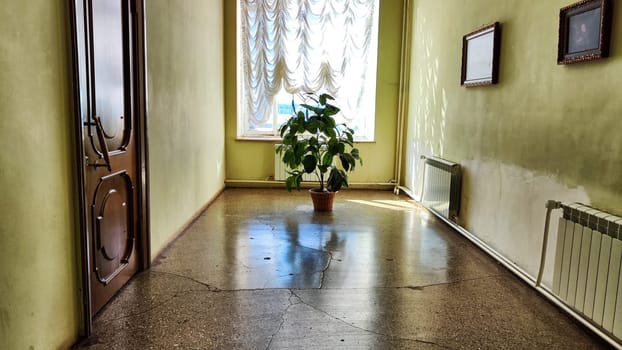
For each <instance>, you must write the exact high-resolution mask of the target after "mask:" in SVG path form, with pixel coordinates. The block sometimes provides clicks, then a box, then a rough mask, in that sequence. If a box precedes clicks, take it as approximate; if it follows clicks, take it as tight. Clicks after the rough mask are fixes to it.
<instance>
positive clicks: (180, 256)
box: [80, 189, 607, 349]
mask: <svg viewBox="0 0 622 350" xmlns="http://www.w3.org/2000/svg"><path fill="white" fill-rule="evenodd" d="M94 329H95V330H94V334H93V336H92V337H91V339H89V340H87V341H86V342H84V343H83V344H82V345H81V347H80V348H83V349H600V348H607V347H606V346H605V345H604V344H603V343H602V342H600V341H599V340H598V339H596V338H594V337H593V336H592V335H591V334H590V333H588V332H587V331H585V330H584V329H583V328H582V327H580V326H578V325H577V324H575V323H574V322H573V321H572V320H571V319H569V318H568V317H567V316H566V315H565V314H563V313H562V312H561V311H559V310H558V309H557V308H556V307H554V306H552V305H551V304H549V303H548V302H547V301H546V300H544V299H543V298H542V297H540V296H539V295H538V294H537V293H536V292H535V291H533V290H532V289H531V288H530V287H528V286H526V285H524V284H523V283H522V282H520V281H519V280H518V279H517V278H515V277H514V276H513V275H512V274H511V273H509V272H507V271H506V270H505V269H504V268H502V267H500V266H499V265H497V264H496V263H495V262H494V261H493V260H492V259H491V258H489V257H488V256H487V255H486V254H484V253H482V252H481V251H480V250H478V248H476V247H475V246H473V245H471V244H470V243H469V242H468V241H467V240H465V239H464V238H462V237H461V236H460V235H458V234H457V233H455V232H453V231H452V230H451V229H449V228H448V227H447V226H446V225H444V224H443V223H442V222H440V221H438V220H437V219H436V218H434V217H432V216H430V215H429V214H428V213H427V212H426V211H425V210H424V209H422V208H421V207H419V206H418V205H417V204H415V203H414V202H412V201H410V200H409V199H408V198H406V197H403V196H395V195H393V194H392V193H391V192H381V191H355V190H346V191H342V192H340V193H339V195H338V199H337V202H336V204H335V209H334V211H333V212H332V213H324V214H322V213H314V212H313V210H312V207H311V204H310V200H309V198H308V194H307V193H305V192H304V191H302V192H299V193H298V192H294V193H291V194H290V193H287V192H286V191H284V190H268V189H266V190H247V189H228V190H226V191H225V192H224V193H223V194H222V195H221V196H220V197H219V198H218V200H216V202H215V203H214V204H213V205H212V206H211V207H210V208H209V209H208V210H207V211H206V212H205V213H204V214H203V215H202V216H201V217H200V218H199V219H198V220H197V222H196V223H194V225H192V227H190V228H189V229H188V230H187V232H186V233H185V234H184V235H183V236H181V237H180V238H179V239H178V240H177V241H176V242H175V243H174V244H173V245H172V246H171V247H170V248H169V249H167V250H166V251H165V252H164V253H163V255H162V256H161V257H160V258H159V259H158V261H156V262H155V263H154V265H153V267H152V268H151V270H149V271H147V272H144V273H141V274H139V275H138V276H136V277H135V278H134V279H133V280H132V281H131V282H130V283H129V284H128V285H127V286H126V287H125V288H124V289H123V290H121V292H120V293H119V294H118V295H117V296H116V297H115V298H114V299H113V300H112V301H111V302H110V303H109V304H108V305H107V306H106V307H105V308H104V309H103V310H102V311H101V312H100V314H99V315H97V317H96V319H95V322H94Z"/></svg>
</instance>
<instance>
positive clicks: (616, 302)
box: [553, 204, 622, 341]
mask: <svg viewBox="0 0 622 350" xmlns="http://www.w3.org/2000/svg"><path fill="white" fill-rule="evenodd" d="M562 208H563V209H564V215H563V217H562V218H560V221H559V229H558V234H557V249H556V252H555V267H554V273H553V293H554V294H556V295H557V296H558V297H559V298H560V299H561V300H563V301H564V302H565V303H566V304H567V305H568V306H570V307H571V308H573V309H574V310H575V311H577V312H579V313H580V314H581V315H583V316H584V317H586V318H587V319H588V320H590V321H591V322H592V323H593V324H595V325H596V326H598V327H599V328H600V329H602V330H603V331H604V332H606V333H608V334H609V335H611V336H613V337H614V338H616V339H617V340H618V341H620V340H621V339H622V274H621V273H620V271H621V268H622V229H621V226H622V218H620V217H617V216H614V215H610V214H608V213H605V212H602V211H598V210H596V209H593V208H591V207H588V206H584V205H582V204H571V205H562Z"/></svg>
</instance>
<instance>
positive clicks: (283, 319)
mask: <svg viewBox="0 0 622 350" xmlns="http://www.w3.org/2000/svg"><path fill="white" fill-rule="evenodd" d="M293 297H296V299H298V301H299V302H298V303H293V302H292V298H293ZM287 301H288V302H289V305H288V306H287V308H285V310H283V315H282V316H281V323H280V324H279V328H277V330H276V332H274V333H272V335H271V336H270V341H269V342H268V345H266V350H269V349H270V346H271V345H272V342H273V341H274V338H275V337H276V336H277V335H278V334H279V333H280V332H281V330H282V329H283V325H284V324H285V317H286V316H287V313H288V312H289V309H290V308H291V307H292V306H294V305H298V304H300V303H302V299H300V297H299V296H298V295H296V293H294V290H293V289H289V298H288V299H287Z"/></svg>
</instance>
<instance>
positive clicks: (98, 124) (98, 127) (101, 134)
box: [95, 116, 112, 172]
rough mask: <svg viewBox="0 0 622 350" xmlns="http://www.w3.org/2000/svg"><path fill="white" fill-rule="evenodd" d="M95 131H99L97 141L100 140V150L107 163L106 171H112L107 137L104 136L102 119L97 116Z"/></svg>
mask: <svg viewBox="0 0 622 350" xmlns="http://www.w3.org/2000/svg"><path fill="white" fill-rule="evenodd" d="M95 130H96V131H97V140H99V148H100V151H101V152H102V155H103V157H104V162H106V169H108V171H109V172H110V171H112V167H111V166H110V155H109V154H108V145H107V144H106V136H105V135H104V127H103V126H102V119H101V118H100V117H98V116H95Z"/></svg>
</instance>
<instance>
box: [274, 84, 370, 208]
mask: <svg viewBox="0 0 622 350" xmlns="http://www.w3.org/2000/svg"><path fill="white" fill-rule="evenodd" d="M305 96H306V97H307V98H308V99H310V100H312V101H314V102H315V104H316V105H315V106H312V105H309V104H304V103H303V104H301V105H300V107H301V110H299V111H297V112H296V106H295V104H294V101H293V100H292V108H293V110H294V113H293V115H292V117H291V118H289V120H287V122H286V123H285V124H283V125H282V126H281V128H280V129H279V131H280V133H281V138H282V139H283V140H282V143H281V145H279V146H278V147H277V149H276V152H277V154H278V155H279V156H280V158H281V159H282V161H283V163H285V164H286V165H287V167H288V168H289V169H290V171H288V174H289V176H288V177H287V179H286V181H285V186H286V187H287V190H288V191H291V190H292V188H294V187H295V188H296V189H298V190H300V184H301V182H302V176H303V174H305V173H306V174H315V175H316V177H317V179H318V181H319V188H312V189H311V190H309V193H310V194H311V198H312V199H313V207H314V209H315V210H316V211H330V210H332V206H333V199H334V197H335V193H336V192H337V191H339V190H340V189H341V188H342V187H343V188H345V187H348V173H349V172H351V171H352V170H354V168H355V165H356V161H357V160H358V161H359V162H360V164H361V165H363V160H362V159H361V157H360V155H359V150H358V149H357V148H354V137H353V134H354V130H352V129H351V128H349V127H348V126H347V125H346V124H345V123H342V124H337V123H336V122H335V119H334V118H333V116H334V115H335V114H337V113H339V108H338V107H336V106H334V105H332V104H330V103H328V101H329V100H334V98H333V97H332V96H330V95H328V94H321V95H319V96H317V95H316V94H313V93H307V94H305ZM336 159H338V160H339V162H338V163H339V164H340V165H341V168H338V167H337V166H336V164H335V163H336Z"/></svg>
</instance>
